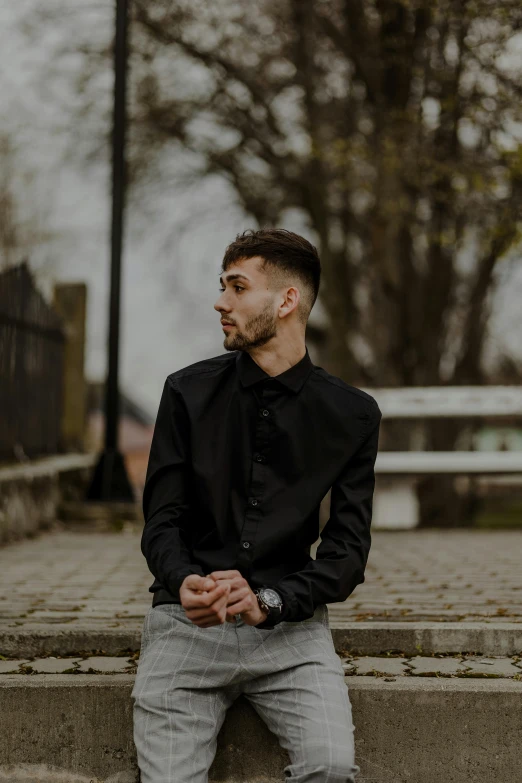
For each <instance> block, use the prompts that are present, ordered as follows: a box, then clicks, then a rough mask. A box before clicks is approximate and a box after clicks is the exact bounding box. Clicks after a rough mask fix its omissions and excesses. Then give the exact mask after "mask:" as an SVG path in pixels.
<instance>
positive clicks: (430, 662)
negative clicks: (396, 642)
mask: <svg viewBox="0 0 522 783" xmlns="http://www.w3.org/2000/svg"><path fill="white" fill-rule="evenodd" d="M408 667H411V673H412V675H413V676H419V675H428V674H432V675H433V674H437V673H438V674H458V673H459V672H465V671H466V667H465V666H464V665H463V664H462V663H461V662H460V659H459V658H425V657H424V656H422V655H416V656H414V657H413V658H410V660H409V661H408Z"/></svg>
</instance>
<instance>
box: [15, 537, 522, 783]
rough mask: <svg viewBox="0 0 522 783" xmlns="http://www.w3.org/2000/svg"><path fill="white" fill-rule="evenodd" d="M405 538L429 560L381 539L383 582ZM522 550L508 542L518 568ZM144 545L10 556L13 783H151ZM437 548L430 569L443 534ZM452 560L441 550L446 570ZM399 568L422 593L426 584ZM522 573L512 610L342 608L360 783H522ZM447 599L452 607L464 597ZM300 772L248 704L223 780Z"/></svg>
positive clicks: (80, 543) (336, 619)
mask: <svg viewBox="0 0 522 783" xmlns="http://www.w3.org/2000/svg"><path fill="white" fill-rule="evenodd" d="M468 536H469V534H468ZM391 537H394V538H395V542H396V546H397V550H398V551H400V552H401V553H402V557H403V558H405V557H406V555H405V549H407V545H408V541H411V542H412V543H411V546H410V557H411V552H412V551H415V552H417V556H418V558H421V557H422V546H421V544H420V543H419V542H420V539H421V538H422V536H420V535H419V532H418V531H415V532H413V533H409V534H407V535H406V534H404V535H402V534H401V535H400V538H399V536H398V534H384V533H383V534H379V533H375V534H374V550H373V551H374V552H375V561H376V563H377V566H378V567H379V569H380V573H383V572H384V568H383V566H382V565H381V563H382V562H383V561H384V560H385V559H386V556H387V547H389V546H391V543H390V539H391ZM448 539H450V541H449V542H448ZM451 539H452V536H451V534H448V533H445V534H444V537H441V538H440V541H441V542H442V540H444V546H447V547H448V550H450V549H451V550H452V552H453V550H454V548H455V544H456V540H457V539H456V538H455V537H454V538H453V540H451ZM521 540H522V537H520V536H519V537H518V538H516V539H513V538H511V539H510V540H509V541H508V544H507V545H506V547H507V549H509V551H513V559H514V560H515V559H516V558H517V557H518V554H517V552H519V551H520V546H519V542H520V541H521ZM137 542H138V538H137V536H136V534H135V533H128V534H126V535H124V534H116V533H111V534H105V535H102V534H93V533H91V534H89V535H87V534H85V535H84V534H81V533H67V532H65V533H59V532H57V533H56V534H52V535H51V534H47V535H46V536H43V537H41V538H40V539H36V540H33V541H29V542H23V543H19V544H15V545H12V546H10V547H7V548H5V549H3V550H0V571H1V572H2V573H3V575H4V580H6V581H5V584H9V585H10V591H9V592H7V591H4V593H3V595H2V596H1V597H0V698H1V700H2V701H1V704H2V709H1V710H0V737H1V741H0V782H3V781H6V782H7V781H9V783H138V781H139V772H138V769H137V764H136V756H135V748H134V743H133V736H132V702H131V698H130V693H131V690H132V686H133V683H134V676H135V671H136V664H137V661H138V658H139V650H140V634H141V624H142V617H143V612H144V611H145V609H146V608H147V606H148V605H150V595H149V594H147V586H148V584H150V583H151V579H150V574H148V572H147V570H146V568H145V569H144V568H143V563H142V562H141V553H139V546H138V543H137ZM487 543H488V546H487V547H484V550H483V551H484V552H486V551H487V550H491V546H492V545H495V544H496V546H497V553H496V559H497V561H502V552H501V546H500V544H499V541H498V539H490V540H489V541H488V542H487ZM426 544H427V545H428V546H427V547H426V550H425V552H426V558H425V562H426V564H427V568H426V570H427V571H428V572H429V558H430V557H432V555H433V540H432V539H429V538H428V540H427V541H426ZM440 546H441V548H442V543H441V545H440ZM479 550H480V547H478V546H475V547H474V551H475V553H476V552H477V551H479ZM383 553H384V554H383ZM452 556H453V555H452ZM412 559H413V558H412ZM441 559H442V552H441V551H439V556H438V558H437V567H439V565H438V563H440V560H441ZM477 559H480V558H477ZM504 565H505V563H504ZM399 567H400V568H401V570H402V574H401V579H403V580H404V581H407V582H408V589H409V590H410V591H411V594H412V595H413V591H414V589H417V590H418V589H419V585H418V584H417V585H416V586H415V585H414V581H415V580H414V579H413V578H410V579H408V578H406V577H405V576H404V566H403V565H402V564H400V565H399ZM465 567H467V569H468V574H467V576H466V579H468V580H469V581H468V582H467V583H468V584H471V580H472V576H471V575H470V573H469V571H470V564H469V563H468V564H467V566H465ZM506 571H507V569H505V571H504V573H506ZM17 574H18V577H17V576H16V575H17ZM370 576H371V573H370ZM422 578H424V577H422ZM510 578H511V583H510V585H509V586H508V585H507V584H505V583H503V584H499V585H498V589H499V591H500V592H501V593H502V607H501V608H502V609H503V611H502V612H501V613H500V614H499V613H498V611H497V609H498V606H496V605H491V604H487V603H486V602H487V601H488V600H489V601H491V600H492V596H493V595H494V593H493V592H492V591H491V592H489V593H487V594H486V596H485V597H484V600H483V601H482V604H481V606H488V607H489V606H491V611H488V612H482V614H480V612H479V610H478V609H477V608H475V610H474V611H471V610H470V607H472V606H473V601H472V600H471V598H470V599H468V602H467V607H468V608H467V610H466V611H465V612H464V608H463V603H464V602H463V600H462V596H459V606H458V616H457V615H453V616H452V615H448V614H446V615H443V619H437V620H434V619H431V620H430V619H426V616H427V615H426V613H427V612H428V611H429V610H428V609H427V607H428V605H431V606H433V602H432V601H431V597H430V596H429V591H427V593H425V594H424V595H423V594H422V593H417V598H416V599H415V601H414V600H413V599H412V600H411V601H410V602H409V603H408V604H407V606H406V608H407V609H409V610H411V612H410V615H413V616H414V617H415V618H417V617H419V616H423V617H424V619H409V618H408V619H404V615H396V616H393V617H390V616H389V614H385V612H388V610H387V609H386V608H385V609H383V607H387V606H389V599H390V595H395V593H393V592H392V591H393V589H394V588H393V587H392V588H390V589H388V590H387V589H386V584H393V580H392V579H391V578H390V579H389V580H388V582H386V580H380V581H381V582H384V586H383V588H382V590H381V598H379V596H378V594H377V592H376V591H375V589H373V590H372V591H370V592H371V596H370V599H371V600H370V599H368V602H367V603H366V604H365V601H364V599H363V598H362V596H363V591H362V590H360V589H358V591H356V593H357V595H356V596H355V595H354V597H353V599H351V600H350V601H348V602H347V603H346V605H344V604H343V605H338V604H337V605H332V606H331V607H329V610H330V625H331V629H332V637H333V640H334V645H335V648H336V650H337V652H338V654H339V656H340V657H341V660H342V662H343V666H344V669H345V675H346V676H345V685H346V687H347V688H348V689H349V693H350V699H351V702H352V709H353V718H354V723H355V727H356V731H355V742H356V761H357V763H358V764H359V765H360V767H361V773H360V775H359V776H358V779H357V783H479V782H480V783H484V782H487V783H489V781H498V783H520V782H521V780H522V773H521V769H522V765H521V761H520V736H522V734H521V732H522V710H521V708H520V705H521V703H522V701H521V697H522V622H521V620H522V616H521V615H522V607H520V611H519V612H518V614H517V609H516V606H517V605H516V598H517V596H519V595H520V593H519V592H517V589H516V588H517V584H518V582H517V578H516V577H515V576H512V577H510ZM444 579H445V580H446V582H445V583H447V584H448V585H450V587H449V588H448V589H452V590H453V591H455V587H454V584H455V583H454V581H453V582H451V581H450V579H449V577H448V576H447V575H445V576H444ZM437 580H439V581H440V579H439V577H438V576H434V575H432V577H431V578H429V581H428V585H429V584H430V583H432V582H436V581H437ZM480 580H482V583H483V582H484V568H482V571H481V570H480V568H479V566H477V576H476V581H477V582H479V581H480ZM376 581H378V580H376ZM504 582H505V580H504ZM397 583H398V578H397V580H396V581H395V584H397ZM422 584H424V583H422ZM451 585H453V587H451ZM361 587H362V586H361ZM506 595H509V596H512V597H513V600H512V601H511V603H509V604H508V603H505V596H506ZM399 597H402V599H403V600H402V601H401V602H400V606H401V611H403V609H404V595H402V596H399ZM445 598H446V600H445V601H444V603H445V605H446V606H447V605H449V604H450V603H451V602H452V601H453V602H454V603H457V601H456V600H455V598H454V597H451V596H449V595H448V594H446V596H445ZM379 601H380V603H379ZM365 610H366V611H365ZM421 610H422V611H421ZM504 610H505V611H504ZM446 611H447V610H446ZM369 615H371V619H370V618H369ZM463 615H464V616H465V617H466V618H467V619H458V618H461V617H462V616H463ZM506 615H507V616H506ZM357 617H358V618H360V619H356V618H357ZM287 763H288V756H287V754H286V752H285V751H284V750H283V749H282V748H281V747H280V746H279V743H278V740H277V737H275V735H273V734H272V733H271V732H270V731H269V730H268V729H267V727H266V726H265V725H264V723H263V722H262V721H261V719H260V718H259V716H258V715H257V714H256V713H255V711H254V710H253V708H252V707H251V705H250V704H249V703H248V701H246V700H245V699H244V698H243V697H240V698H239V699H238V700H237V701H236V702H235V704H234V705H233V706H232V707H231V709H230V710H229V712H228V714H227V718H226V720H225V723H224V725H223V728H222V730H221V732H220V734H219V736H218V750H217V754H216V758H215V760H214V763H213V765H212V767H211V770H210V778H209V779H210V781H211V783H218V782H219V783H282V781H283V780H284V779H285V778H284V771H283V770H284V767H285V765H286V764H287ZM173 783H174V781H173Z"/></svg>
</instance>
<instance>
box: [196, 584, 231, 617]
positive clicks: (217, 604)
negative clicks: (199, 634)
mask: <svg viewBox="0 0 522 783" xmlns="http://www.w3.org/2000/svg"><path fill="white" fill-rule="evenodd" d="M229 589H230V588H225V589H224V592H223V595H221V596H218V598H217V599H216V600H215V601H213V602H212V603H211V604H210V606H203V607H199V606H196V607H193V608H191V607H185V610H186V614H187V617H189V619H191V620H199V619H206V618H215V617H216V612H219V611H220V610H221V609H222V608H223V607H226V605H227V600H228V592H229Z"/></svg>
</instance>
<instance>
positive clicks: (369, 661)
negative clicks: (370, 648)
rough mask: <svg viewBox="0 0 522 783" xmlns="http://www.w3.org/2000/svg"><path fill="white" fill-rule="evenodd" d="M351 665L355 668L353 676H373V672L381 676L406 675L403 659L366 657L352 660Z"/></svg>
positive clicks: (404, 660)
mask: <svg viewBox="0 0 522 783" xmlns="http://www.w3.org/2000/svg"><path fill="white" fill-rule="evenodd" d="M352 663H353V664H354V667H355V674H373V672H374V670H375V671H377V672H379V673H382V674H393V675H397V674H406V668H405V664H406V659H405V658H391V657H390V658H377V657H370V656H367V657H361V658H354V659H353V661H352Z"/></svg>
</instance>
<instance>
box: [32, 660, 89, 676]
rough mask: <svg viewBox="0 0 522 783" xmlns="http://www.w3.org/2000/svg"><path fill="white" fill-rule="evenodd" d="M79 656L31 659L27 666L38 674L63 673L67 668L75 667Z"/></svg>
mask: <svg viewBox="0 0 522 783" xmlns="http://www.w3.org/2000/svg"><path fill="white" fill-rule="evenodd" d="M79 660H80V659H79V658H38V659H36V660H34V661H29V662H28V664H27V666H30V667H31V669H32V670H33V671H35V672H38V674H62V673H63V672H64V671H65V670H66V669H74V668H75V664H76V663H77V662H79Z"/></svg>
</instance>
